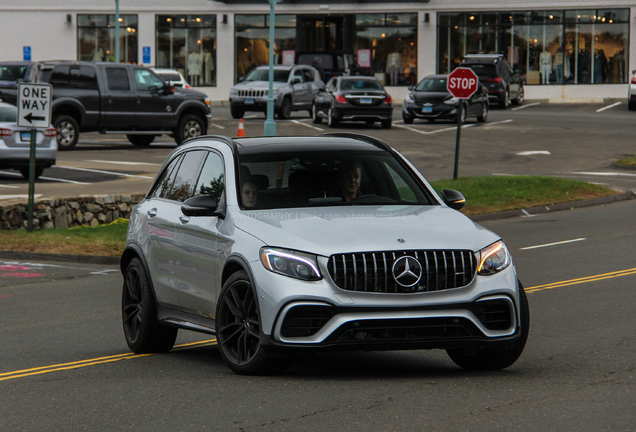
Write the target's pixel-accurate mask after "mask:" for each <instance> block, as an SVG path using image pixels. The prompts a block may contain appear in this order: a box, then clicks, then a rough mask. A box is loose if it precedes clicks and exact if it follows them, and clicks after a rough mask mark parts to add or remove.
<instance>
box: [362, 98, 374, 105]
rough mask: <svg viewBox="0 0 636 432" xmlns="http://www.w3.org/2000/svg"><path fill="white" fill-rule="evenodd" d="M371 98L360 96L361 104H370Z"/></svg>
mask: <svg viewBox="0 0 636 432" xmlns="http://www.w3.org/2000/svg"><path fill="white" fill-rule="evenodd" d="M372 102H373V101H372V99H371V98H360V103H361V104H370V103H372Z"/></svg>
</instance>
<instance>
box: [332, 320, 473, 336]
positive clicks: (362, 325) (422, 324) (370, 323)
mask: <svg viewBox="0 0 636 432" xmlns="http://www.w3.org/2000/svg"><path fill="white" fill-rule="evenodd" d="M337 333H338V336H337V341H338V342H376V341H386V342H389V341H390V342H399V341H416V340H417V341H424V340H431V339H433V340H434V339H452V338H465V337H470V336H481V332H480V331H479V329H477V327H475V325H474V324H473V323H471V322H470V320H468V319H466V318H453V317H445V318H409V319H378V320H361V321H353V322H350V323H347V324H345V325H344V326H342V327H341V328H340V329H339V331H338V332H337Z"/></svg>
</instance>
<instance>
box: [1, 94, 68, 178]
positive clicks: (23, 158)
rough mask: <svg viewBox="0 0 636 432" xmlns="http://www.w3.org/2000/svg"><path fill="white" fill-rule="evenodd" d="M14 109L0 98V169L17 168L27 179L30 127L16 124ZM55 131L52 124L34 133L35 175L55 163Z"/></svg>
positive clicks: (29, 154) (16, 111)
mask: <svg viewBox="0 0 636 432" xmlns="http://www.w3.org/2000/svg"><path fill="white" fill-rule="evenodd" d="M17 116H18V109H17V108H16V107H15V106H13V105H11V104H8V103H5V102H0V169H14V170H18V171H20V174H22V177H24V178H25V179H27V180H28V179H29V164H30V160H31V128H27V127H20V126H18V124H17V118H18V117H17ZM55 135H56V131H55V128H54V127H49V128H46V129H44V130H41V129H38V130H37V132H36V135H35V149H36V151H35V178H38V177H40V176H41V175H42V172H43V171H44V169H45V168H49V167H50V166H52V165H55V160H56V159H57V142H56V141H55Z"/></svg>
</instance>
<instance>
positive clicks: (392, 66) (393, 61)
mask: <svg viewBox="0 0 636 432" xmlns="http://www.w3.org/2000/svg"><path fill="white" fill-rule="evenodd" d="M401 70H402V56H401V55H400V53H398V52H394V53H391V54H389V55H388V57H387V58H386V73H387V74H389V85H392V86H396V85H397V84H398V75H399V74H400V71H401Z"/></svg>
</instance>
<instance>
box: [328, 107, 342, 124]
mask: <svg viewBox="0 0 636 432" xmlns="http://www.w3.org/2000/svg"><path fill="white" fill-rule="evenodd" d="M338 123H340V122H339V121H338V120H337V119H336V118H335V117H334V114H333V111H332V110H331V108H329V111H328V112H327V124H328V125H329V127H330V128H333V127H337V126H338Z"/></svg>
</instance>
